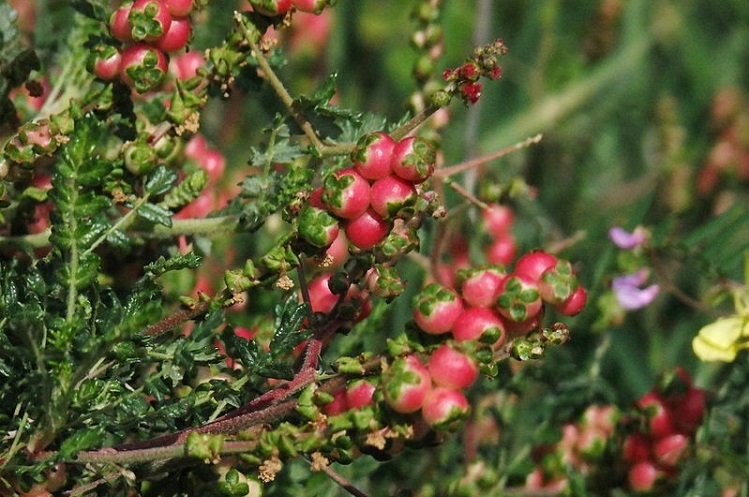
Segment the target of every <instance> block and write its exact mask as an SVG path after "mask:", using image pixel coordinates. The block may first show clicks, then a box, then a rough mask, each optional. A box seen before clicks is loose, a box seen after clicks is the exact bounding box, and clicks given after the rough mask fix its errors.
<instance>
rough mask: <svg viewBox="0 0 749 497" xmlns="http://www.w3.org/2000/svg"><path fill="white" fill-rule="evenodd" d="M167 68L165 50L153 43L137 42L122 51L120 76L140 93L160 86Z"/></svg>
mask: <svg viewBox="0 0 749 497" xmlns="http://www.w3.org/2000/svg"><path fill="white" fill-rule="evenodd" d="M167 69H168V64H167V60H166V56H165V55H164V52H162V51H161V50H159V49H158V48H154V47H152V46H151V45H148V44H146V43H135V44H133V45H130V46H129V47H127V48H126V49H125V50H123V51H122V61H121V63H120V77H121V78H122V80H123V81H124V82H125V83H126V84H127V85H128V86H131V87H133V88H135V89H136V90H137V91H138V92H140V93H143V92H146V91H149V90H152V89H154V88H156V87H157V86H159V85H160V84H161V82H162V81H163V80H164V76H165V75H166V71H167Z"/></svg>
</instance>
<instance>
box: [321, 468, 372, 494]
mask: <svg viewBox="0 0 749 497" xmlns="http://www.w3.org/2000/svg"><path fill="white" fill-rule="evenodd" d="M323 471H324V472H325V474H326V475H328V478H330V479H331V480H333V481H334V482H336V483H337V484H338V485H340V486H341V488H343V489H344V490H346V491H347V492H348V493H350V494H351V495H353V496H354V497H369V495H368V494H366V493H365V492H364V491H362V490H359V489H358V488H356V487H355V486H354V484H353V483H351V482H350V481H348V480H347V479H346V478H344V477H343V476H342V475H341V474H340V473H338V472H337V471H335V470H334V469H333V468H331V467H330V466H325V468H324V469H323Z"/></svg>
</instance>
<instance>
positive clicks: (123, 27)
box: [109, 2, 133, 43]
mask: <svg viewBox="0 0 749 497" xmlns="http://www.w3.org/2000/svg"><path fill="white" fill-rule="evenodd" d="M132 6H133V4H132V2H129V3H126V4H124V5H122V6H121V7H120V8H118V9H117V10H115V11H114V12H113V13H112V16H111V17H110V18H109V31H111V33H112V36H114V37H115V38H117V39H118V40H119V41H121V42H123V43H130V42H132V41H133V32H132V29H133V25H132V24H130V21H129V20H128V17H129V16H130V9H131V7H132Z"/></svg>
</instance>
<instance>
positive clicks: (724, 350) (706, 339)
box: [692, 316, 747, 362]
mask: <svg viewBox="0 0 749 497" xmlns="http://www.w3.org/2000/svg"><path fill="white" fill-rule="evenodd" d="M746 328H747V322H746V320H744V319H743V318H740V317H739V316H731V317H727V318H720V319H718V320H716V321H714V322H712V323H710V324H708V325H706V326H703V327H702V329H700V331H699V333H698V334H697V336H696V337H694V340H692V350H693V351H694V353H695V355H696V356H697V357H699V358H700V359H701V360H703V361H721V362H732V361H733V360H734V359H736V352H737V350H738V349H739V345H738V340H739V338H741V336H742V335H744V334H745V333H746V332H747V329H746Z"/></svg>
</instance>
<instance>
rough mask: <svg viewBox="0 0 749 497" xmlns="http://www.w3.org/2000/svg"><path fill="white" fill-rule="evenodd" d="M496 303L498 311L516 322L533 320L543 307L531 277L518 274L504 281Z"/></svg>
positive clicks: (536, 286)
mask: <svg viewBox="0 0 749 497" xmlns="http://www.w3.org/2000/svg"><path fill="white" fill-rule="evenodd" d="M496 302H497V307H496V308H497V311H498V312H499V313H500V314H501V315H502V316H503V317H505V318H507V319H509V320H512V321H516V322H520V321H525V320H526V319H529V318H532V317H533V316H535V315H536V314H538V313H539V312H540V311H541V308H542V305H543V304H542V302H541V296H540V294H539V293H538V285H537V284H536V282H535V281H534V280H533V279H531V278H530V277H529V276H526V275H524V274H516V273H513V274H511V275H510V276H508V277H507V278H505V279H504V280H502V284H501V285H500V289H499V296H498V297H497V300H496Z"/></svg>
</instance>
